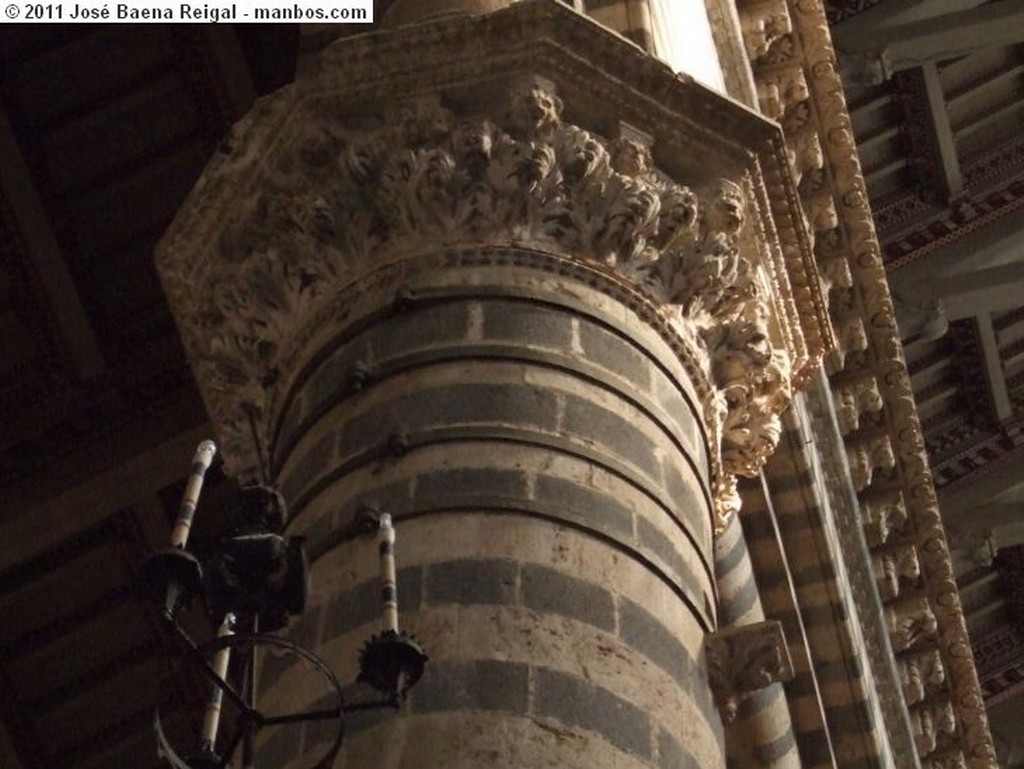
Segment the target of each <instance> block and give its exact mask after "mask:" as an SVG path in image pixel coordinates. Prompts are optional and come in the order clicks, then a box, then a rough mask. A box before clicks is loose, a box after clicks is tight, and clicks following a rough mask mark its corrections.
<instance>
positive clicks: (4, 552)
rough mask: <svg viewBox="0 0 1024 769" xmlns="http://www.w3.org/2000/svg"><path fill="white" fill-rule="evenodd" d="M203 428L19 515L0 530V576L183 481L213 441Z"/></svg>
mask: <svg viewBox="0 0 1024 769" xmlns="http://www.w3.org/2000/svg"><path fill="white" fill-rule="evenodd" d="M212 432H213V430H212V428H211V427H210V426H209V425H208V424H203V425H200V426H198V427H193V428H190V429H188V430H184V431H182V432H180V433H178V434H177V435H175V436H174V437H172V438H170V439H168V440H166V441H164V442H162V443H160V444H158V445H156V446H154V447H152V448H150V449H148V450H145V451H142V452H140V453H138V454H136V455H135V456H134V457H132V458H131V459H129V460H128V461H126V462H124V463H123V464H121V465H118V466H117V467H114V468H112V469H110V470H107V471H106V472H102V473H98V474H97V475H95V476H94V477H92V478H90V479H89V480H88V481H86V482H84V483H81V484H79V485H77V486H74V487H72V488H70V489H68V490H67V491H64V492H62V493H60V494H58V495H57V496H55V497H53V498H51V499H48V500H47V501H45V502H42V503H41V504H39V505H37V506H35V507H34V508H32V509H30V510H24V511H21V512H20V513H19V514H18V515H16V516H13V517H11V518H10V519H9V520H8V521H7V522H6V523H4V524H2V525H0V542H2V543H3V546H2V547H0V572H2V571H4V570H6V569H8V568H10V567H11V566H14V565H15V564H17V563H20V562H22V561H25V560H28V559H30V558H32V557H33V556H35V555H38V554H39V553H42V552H44V551H46V550H48V549H50V548H52V547H54V546H56V545H57V544H59V543H60V542H62V541H64V540H66V539H69V538H70V537H72V536H74V535H75V534H76V533H78V532H80V531H82V530H84V529H87V528H89V527H91V526H93V525H95V524H96V523H97V522H99V521H100V520H102V519H103V518H105V517H107V516H108V515H110V514H111V513H114V512H116V511H117V510H120V509H121V508H123V507H127V506H128V505H131V504H133V503H135V502H137V501H139V500H141V499H144V498H146V497H147V496H150V495H152V494H153V493H154V492H155V491H156V490H158V489H161V488H163V487H165V486H168V485H170V484H172V483H175V482H176V481H178V480H181V479H184V478H185V476H186V475H187V473H188V461H189V459H190V458H191V457H192V455H193V454H194V453H195V448H196V446H197V445H199V443H200V441H202V440H205V439H207V438H209V437H210V436H211V435H212Z"/></svg>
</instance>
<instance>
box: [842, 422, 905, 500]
mask: <svg viewBox="0 0 1024 769" xmlns="http://www.w3.org/2000/svg"><path fill="white" fill-rule="evenodd" d="M846 454H847V459H848V460H849V463H850V476H851V477H852V478H853V487H854V488H855V489H857V491H863V490H864V489H866V488H867V487H868V486H870V485H871V481H872V479H873V478H874V475H875V471H876V470H892V469H893V468H894V467H895V466H896V456H895V455H894V454H893V451H892V442H891V440H890V439H889V436H888V435H886V434H880V435H873V436H870V437H865V438H860V439H858V440H855V441H852V442H851V443H850V444H849V445H848V446H847V448H846Z"/></svg>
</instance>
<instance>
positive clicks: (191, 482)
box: [171, 441, 217, 548]
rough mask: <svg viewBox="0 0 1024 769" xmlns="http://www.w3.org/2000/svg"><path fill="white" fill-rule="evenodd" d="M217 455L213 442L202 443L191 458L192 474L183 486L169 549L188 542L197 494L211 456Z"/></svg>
mask: <svg viewBox="0 0 1024 769" xmlns="http://www.w3.org/2000/svg"><path fill="white" fill-rule="evenodd" d="M216 453H217V446H216V445H215V444H214V442H213V441H203V442H202V443H200V444H199V447H198V448H197V449H196V455H195V456H194V457H193V458H192V472H191V473H190V474H189V476H188V483H186V484H185V493H184V494H183V495H182V497H181V508H180V509H179V511H178V519H177V520H176V521H175V522H174V528H172V529H171V547H179V548H184V547H185V545H186V543H187V542H188V533H189V530H190V529H191V528H192V517H193V516H194V515H195V512H196V504H197V503H198V502H199V492H200V491H202V489H203V478H205V477H206V471H207V470H208V469H209V468H210V463H211V462H213V455H214V454H216Z"/></svg>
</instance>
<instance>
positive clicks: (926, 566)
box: [741, 0, 995, 769]
mask: <svg viewBox="0 0 1024 769" xmlns="http://www.w3.org/2000/svg"><path fill="white" fill-rule="evenodd" d="M745 8H746V12H748V13H758V12H761V9H763V8H774V5H773V4H770V3H769V4H764V3H750V4H748V5H747V6H745ZM787 9H788V13H789V17H790V25H791V27H792V29H793V32H792V33H791V34H788V35H783V36H782V37H780V38H779V39H778V40H777V41H776V42H775V43H774V44H772V45H771V47H770V48H769V49H768V51H767V52H766V53H765V54H764V56H762V57H761V58H760V59H759V60H757V61H755V62H754V63H753V67H754V75H755V81H756V82H757V84H758V90H759V94H760V96H761V103H762V109H763V110H764V111H765V112H766V114H769V115H777V116H778V117H779V119H780V122H781V123H782V126H783V129H784V131H785V134H786V139H787V143H788V145H789V147H790V152H791V156H792V158H793V162H794V164H795V166H796V171H797V173H798V175H800V178H801V191H802V193H804V194H803V195H802V199H803V204H804V211H805V215H806V216H807V218H808V220H809V221H810V222H811V223H812V229H813V231H814V234H815V253H816V254H817V256H818V257H819V260H820V261H819V264H820V272H821V276H822V280H823V281H827V282H828V285H830V287H831V291H830V294H829V298H830V312H831V314H832V320H833V324H834V326H835V329H836V336H837V337H838V339H839V342H840V348H841V349H840V351H839V354H838V355H837V356H836V357H835V358H834V359H832V360H831V361H829V364H830V366H829V368H830V372H831V375H832V382H833V388H834V390H835V391H836V394H837V397H839V398H840V401H841V404H840V407H841V408H845V410H846V411H845V413H844V414H843V425H844V428H850V429H848V431H847V435H846V447H847V455H848V457H849V458H850V461H851V470H852V472H853V475H854V478H855V480H856V481H858V483H857V485H858V487H859V491H860V494H861V499H862V502H864V503H865V507H866V508H867V511H868V512H867V520H866V524H867V526H868V537H869V540H873V541H875V542H878V543H879V546H881V542H884V541H885V540H886V539H887V538H888V536H889V534H888V530H889V523H888V521H887V520H886V519H887V518H888V513H887V512H882V511H886V510H888V511H892V510H894V509H895V508H894V507H893V506H892V504H891V503H886V504H883V505H882V506H881V507H878V506H877V501H878V500H879V499H880V497H879V494H880V493H881V492H883V491H884V492H885V493H886V494H889V495H891V494H893V493H895V494H897V495H898V496H899V498H900V500H901V501H902V505H903V508H904V509H905V510H906V515H907V523H906V527H907V529H908V534H907V536H908V537H909V540H910V542H911V543H912V544H913V546H914V548H915V549H916V553H917V559H918V563H919V565H920V569H921V580H922V583H921V585H922V586H921V590H922V592H921V593H920V594H918V596H917V597H907V598H902V597H901V598H900V599H899V600H897V601H896V602H894V603H892V604H890V605H889V607H888V609H887V611H888V616H889V621H890V640H891V642H892V646H893V647H894V649H895V650H897V651H900V650H902V649H906V650H910V649H914V650H919V649H920V648H921V645H924V646H927V645H928V644H930V643H937V644H938V648H939V650H940V652H941V654H942V661H943V665H944V667H945V670H946V672H947V676H946V684H945V688H944V693H942V694H941V695H940V696H948V698H949V700H950V701H951V703H952V707H953V710H954V712H955V715H956V720H957V724H956V729H955V735H952V736H949V740H950V741H951V745H952V747H951V748H950V749H949V750H950V751H951V752H947V749H946V746H945V742H944V741H943V740H944V739H945V738H943V740H939V741H937V742H936V743H935V744H934V745H933V743H932V740H931V738H930V736H928V735H927V733H926V731H925V732H922V734H924V735H925V736H923V737H922V739H921V740H920V741H919V744H918V752H919V754H921V756H922V758H924V757H925V756H927V755H928V754H929V753H930V752H931V751H932V750H933V749H935V751H936V752H935V753H933V754H932V757H933V758H934V759H935V760H934V761H931V759H929V761H926V762H924V763H925V764H928V763H934V764H936V765H939V764H942V765H945V764H946V763H948V762H947V759H946V757H947V756H953V757H954V758H953V759H950V760H953V761H954V764H955V759H956V757H957V756H960V754H961V752H962V753H963V755H965V756H966V757H967V761H968V763H969V765H970V766H971V767H972V769H991V767H994V765H995V756H994V751H993V747H992V740H991V736H990V734H989V730H988V724H987V720H986V718H985V714H984V708H983V704H982V699H981V691H980V688H979V686H978V679H977V674H976V672H975V670H974V666H973V663H972V660H971V657H970V641H969V639H968V636H967V628H966V625H965V623H964V618H963V612H962V610H961V608H960V602H959V597H958V594H957V590H956V582H955V579H954V577H953V572H952V565H951V562H950V557H949V552H948V547H947V545H946V540H945V535H944V533H943V529H942V522H941V518H940V515H939V508H938V502H937V499H936V495H935V487H934V484H933V482H932V476H931V472H930V470H929V467H928V457H927V454H926V451H925V445H924V439H923V436H922V431H921V425H920V422H919V420H918V417H917V412H916V408H915V405H914V397H913V391H912V389H911V384H910V378H909V376H908V374H907V369H906V364H905V362H904V360H903V354H902V347H901V345H900V340H899V335H898V333H897V331H896V327H895V319H894V312H893V307H892V302H891V299H890V296H889V289H888V283H887V280H886V275H885V269H884V266H883V263H882V255H881V253H880V250H879V246H878V241H877V238H876V236H875V231H874V226H873V223H872V217H871V211H870V209H869V205H868V196H867V190H866V187H865V184H864V180H863V177H862V174H861V171H860V166H859V161H858V157H857V148H856V144H855V142H854V138H853V131H852V126H851V122H850V117H849V114H848V112H847V109H846V105H845V99H844V96H843V89H842V84H841V82H840V80H839V77H838V74H837V68H836V58H835V53H834V51H833V49H832V45H831V41H830V38H829V32H828V25H827V20H826V18H825V12H824V9H823V7H822V3H821V1H820V0H787ZM742 12H743V10H742V9H741V13H742ZM773 12H777V11H773ZM745 26H749V22H747V24H745ZM777 26H778V25H777ZM808 176H809V177H810V178H811V179H812V181H813V186H812V187H811V188H810V189H805V188H804V183H803V180H804V179H805V178H808ZM812 193H813V194H812ZM815 195H817V196H819V197H817V198H815V197H814V196H815ZM826 198H827V200H826ZM829 201H830V202H831V206H832V211H834V214H835V225H834V226H833V227H831V228H828V227H826V226H825V225H827V224H828V223H829V217H828V216H825V217H822V216H821V213H820V212H829V211H830V209H829ZM837 262H841V263H842V265H843V266H840V265H838V264H837ZM858 381H860V382H864V381H868V382H869V384H860V385H856V384H853V383H856V382H858ZM870 382H873V384H871V383H870ZM857 391H860V392H866V393H871V394H870V395H865V396H864V397H863V399H861V400H858V398H857V396H856V394H855V393H856V392H857ZM874 391H877V393H878V394H879V396H880V397H881V404H879V403H878V400H877V399H876V398H874V397H873V392H874ZM879 405H881V409H880V410H879V408H878V407H879ZM851 408H860V409H861V413H860V414H859V415H857V416H856V417H855V416H854V415H853V414H852V413H850V409H851ZM862 422H863V424H861V423H862ZM890 467H891V472H890V471H889V468H890ZM872 510H874V512H872ZM873 549H874V548H873ZM896 587H897V588H898V587H899V585H898V584H897V586H896ZM933 715H934V714H933ZM926 720H927V717H926ZM931 723H932V724H934V719H932V720H931ZM928 728H930V727H928ZM940 743H941V744H940ZM940 758H941V761H940Z"/></svg>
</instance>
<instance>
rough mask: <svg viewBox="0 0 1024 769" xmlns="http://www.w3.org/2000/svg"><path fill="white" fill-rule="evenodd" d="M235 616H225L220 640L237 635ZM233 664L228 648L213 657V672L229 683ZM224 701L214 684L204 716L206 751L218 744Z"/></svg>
mask: <svg viewBox="0 0 1024 769" xmlns="http://www.w3.org/2000/svg"><path fill="white" fill-rule="evenodd" d="M234 626H235V615H234V614H232V613H231V612H228V613H227V614H225V615H224V621H223V622H222V623H221V624H220V628H219V629H218V630H217V637H218V638H226V637H227V636H231V635H234V634H235V630H234ZM230 662H231V647H230V646H226V647H224V648H223V649H221V650H220V651H218V652H217V653H216V654H215V655H213V671H214V672H215V673H216V674H217V675H218V676H220V678H221V679H222V680H224V681H227V676H228V664H229V663H230ZM223 699H224V690H223V689H222V688H221V687H220V686H218V685H217V684H214V686H213V692H212V694H210V702H209V703H208V704H207V706H206V713H205V715H204V716H203V732H202V735H201V737H200V739H201V741H202V742H201V745H202V747H203V748H204V749H208V750H210V751H213V748H214V745H215V744H216V742H217V729H218V728H219V727H220V708H221V702H222V701H223Z"/></svg>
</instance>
